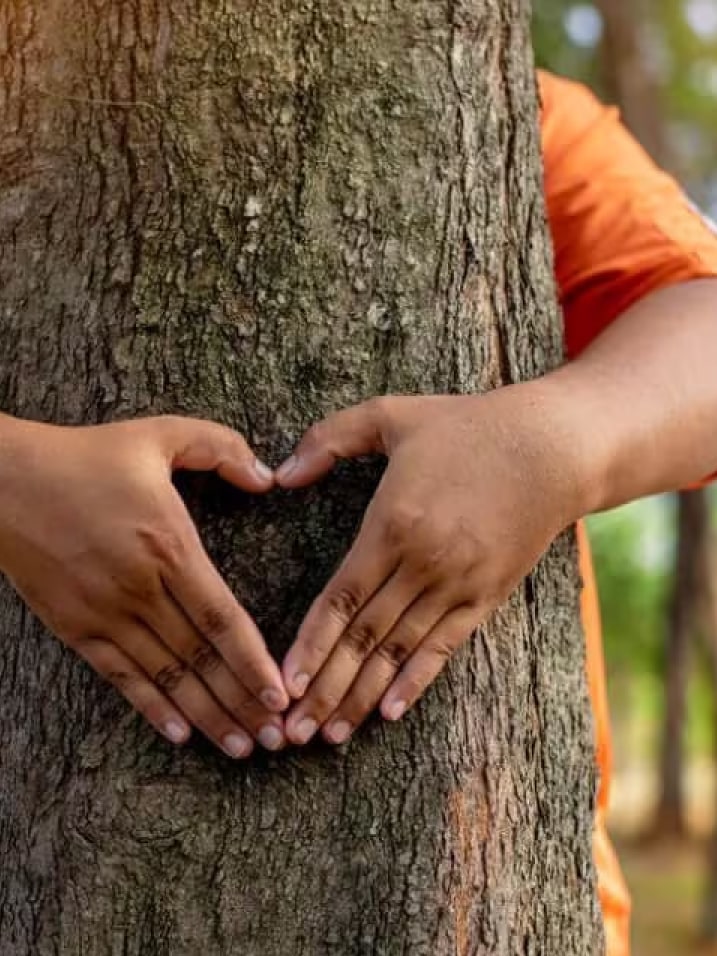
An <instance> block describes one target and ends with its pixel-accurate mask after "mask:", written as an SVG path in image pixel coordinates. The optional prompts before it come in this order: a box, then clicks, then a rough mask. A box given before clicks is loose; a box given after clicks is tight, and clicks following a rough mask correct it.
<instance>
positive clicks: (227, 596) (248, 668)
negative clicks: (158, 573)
mask: <svg viewBox="0 0 717 956" xmlns="http://www.w3.org/2000/svg"><path fill="white" fill-rule="evenodd" d="M191 535H192V540H191V543H190V547H189V548H188V550H187V552H186V554H185V555H184V556H183V560H182V561H181V562H175V563H174V565H173V566H172V567H171V568H166V569H165V570H164V571H163V582H164V585H165V587H166V588H167V590H168V591H169V593H170V594H171V595H172V597H173V598H174V600H175V601H176V602H177V604H178V605H179V606H180V607H181V608H182V610H183V611H184V613H185V614H186V616H187V617H188V618H189V620H190V621H192V623H193V624H194V626H195V628H196V629H197V631H198V632H199V633H200V634H201V635H202V637H203V638H204V639H205V641H206V642H207V643H208V644H210V645H211V646H212V647H213V648H214V649H215V650H216V652H217V654H218V655H219V656H220V657H221V658H222V659H223V660H224V661H225V662H226V664H227V666H228V667H229V669H230V670H231V671H232V673H233V674H234V675H235V676H236V678H237V679H238V680H239V682H240V683H241V684H243V685H244V686H245V687H246V688H248V690H249V691H250V692H251V693H252V694H253V695H254V696H255V697H256V698H257V700H259V701H260V702H261V703H262V704H263V705H264V707H266V709H267V710H270V711H272V712H274V713H279V712H281V711H283V710H285V709H286V708H287V707H288V705H289V697H288V694H287V692H286V689H285V688H284V683H283V681H282V678H281V673H280V671H279V667H278V665H277V664H276V661H275V660H274V659H273V657H272V656H271V654H270V653H269V650H268V648H267V647H266V644H265V643H264V640H263V638H262V636H261V634H260V633H259V630H258V628H257V626H256V624H255V623H254V621H253V620H252V619H251V617H250V615H249V614H247V612H246V611H245V610H244V608H243V607H241V605H240V604H239V603H238V601H237V600H236V598H235V597H234V595H233V594H232V592H231V591H230V590H229V588H228V587H227V585H226V584H225V582H224V581H223V579H222V578H221V576H220V575H219V573H218V572H217V570H216V568H215V567H214V565H213V564H212V562H211V561H210V560H209V557H208V555H207V554H206V552H205V551H204V548H203V547H202V544H201V541H200V540H199V535H198V533H197V531H196V529H195V528H194V526H193V525H192V528H191Z"/></svg>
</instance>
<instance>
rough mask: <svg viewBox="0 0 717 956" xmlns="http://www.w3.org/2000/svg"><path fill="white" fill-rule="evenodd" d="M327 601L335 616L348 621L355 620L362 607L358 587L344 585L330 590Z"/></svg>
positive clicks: (345, 621)
mask: <svg viewBox="0 0 717 956" xmlns="http://www.w3.org/2000/svg"><path fill="white" fill-rule="evenodd" d="M326 603H327V606H328V609H329V611H330V612H331V614H333V615H334V617H337V618H338V619H339V620H340V621H343V622H344V623H348V622H349V621H351V620H353V618H354V617H355V616H356V614H357V613H358V610H359V608H360V607H361V596H360V594H359V591H358V588H354V587H351V586H344V587H340V588H337V589H336V590H334V591H330V592H329V593H328V595H327V597H326Z"/></svg>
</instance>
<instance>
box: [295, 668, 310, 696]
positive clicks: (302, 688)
mask: <svg viewBox="0 0 717 956" xmlns="http://www.w3.org/2000/svg"><path fill="white" fill-rule="evenodd" d="M310 680H311V678H310V677H309V675H308V674H305V673H304V672H303V671H302V672H301V673H300V674H294V679H293V681H292V682H291V686H292V689H293V692H294V694H295V695H296V696H297V697H303V696H304V694H305V693H306V688H307V687H308V686H309V681H310Z"/></svg>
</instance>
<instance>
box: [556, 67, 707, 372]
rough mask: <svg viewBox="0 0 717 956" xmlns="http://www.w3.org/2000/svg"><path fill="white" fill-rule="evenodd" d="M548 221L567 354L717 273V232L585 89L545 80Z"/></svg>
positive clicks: (610, 111) (616, 117)
mask: <svg viewBox="0 0 717 956" xmlns="http://www.w3.org/2000/svg"><path fill="white" fill-rule="evenodd" d="M539 82H540V91H541V97H542V104H543V105H542V143H543V161H544V169H545V193H546V201H547V208H548V219H549V222H550V228H551V232H552V236H553V245H554V248H555V269H556V275H557V279H558V287H559V292H560V299H561V303H562V306H563V311H564V315H565V339H566V349H567V354H568V356H569V357H574V356H575V355H577V354H578V353H579V352H580V351H581V350H582V349H583V348H585V346H586V345H588V344H589V343H590V342H591V341H592V340H593V339H594V338H595V336H597V335H599V333H600V332H601V331H602V330H603V329H604V328H605V327H606V326H607V325H609V323H610V322H612V321H613V320H614V319H615V318H617V317H618V316H619V315H620V314H621V313H622V312H624V311H625V310H626V309H627V308H628V307H629V306H630V305H632V304H633V303H634V302H636V301H637V300H638V299H640V298H642V297H643V296H644V295H647V294H648V293H650V292H653V291H656V290H658V289H660V288H664V287H665V286H668V285H671V284H673V283H677V282H684V281H687V280H690V279H697V278H704V277H708V276H717V234H715V232H713V231H712V229H711V228H710V226H709V224H708V223H707V221H706V220H705V219H703V218H702V217H701V216H700V215H699V213H698V212H697V211H696V210H695V209H694V208H693V207H692V206H691V205H690V203H689V201H688V200H687V198H686V197H685V195H684V193H683V192H682V190H681V189H680V187H679V186H678V185H677V183H676V182H675V181H674V179H672V178H671V177H670V176H668V175H666V174H665V173H663V172H662V171H661V170H660V169H658V167H657V166H656V165H655V164H654V163H653V162H652V160H651V159H650V158H649V156H648V155H647V153H646V152H645V151H644V150H643V149H642V147H641V146H639V144H638V143H637V142H636V140H635V139H634V138H633V137H632V136H631V135H630V133H629V132H628V131H627V130H626V129H625V127H624V126H623V125H622V123H621V122H620V117H619V113H618V111H617V110H616V109H612V108H609V107H606V106H603V105H602V104H601V103H600V102H599V101H598V100H597V99H596V98H595V97H594V96H593V95H592V93H590V91H589V90H587V89H586V88H585V87H583V86H581V85H579V84H577V83H573V82H571V81H569V80H565V79H562V78H559V77H556V76H554V75H552V74H549V73H544V72H541V73H539Z"/></svg>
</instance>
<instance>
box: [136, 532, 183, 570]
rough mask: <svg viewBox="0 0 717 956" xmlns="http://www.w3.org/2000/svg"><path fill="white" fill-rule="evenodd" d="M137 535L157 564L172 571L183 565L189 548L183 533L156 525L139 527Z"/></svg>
mask: <svg viewBox="0 0 717 956" xmlns="http://www.w3.org/2000/svg"><path fill="white" fill-rule="evenodd" d="M137 537H138V538H139V540H140V542H141V543H142V546H143V548H144V550H145V552H146V553H147V554H148V555H149V557H150V558H151V559H152V561H153V562H154V563H155V564H159V565H160V566H161V567H163V568H166V569H168V570H171V571H176V570H179V569H180V568H181V567H182V566H183V564H184V562H185V559H186V556H187V549H186V547H185V544H184V539H183V537H182V535H180V534H178V533H177V532H176V531H171V530H169V529H167V528H156V527H145V528H138V529H137Z"/></svg>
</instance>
